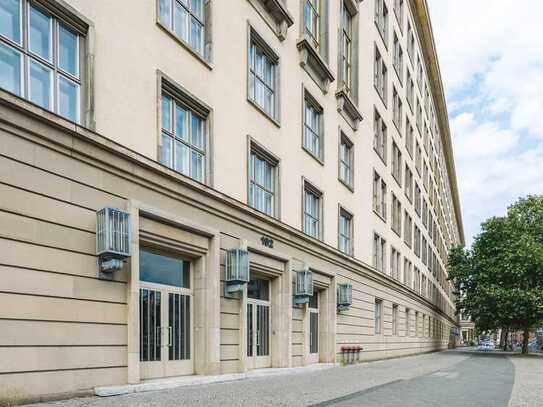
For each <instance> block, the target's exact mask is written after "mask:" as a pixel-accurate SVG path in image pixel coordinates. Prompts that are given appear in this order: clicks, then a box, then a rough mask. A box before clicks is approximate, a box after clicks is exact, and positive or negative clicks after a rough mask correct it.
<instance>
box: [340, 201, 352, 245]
mask: <svg viewBox="0 0 543 407" xmlns="http://www.w3.org/2000/svg"><path fill="white" fill-rule="evenodd" d="M338 246H339V250H340V251H342V252H343V253H345V254H348V255H352V253H353V215H351V214H350V213H349V212H347V211H346V210H345V209H343V208H340V210H339V233H338Z"/></svg>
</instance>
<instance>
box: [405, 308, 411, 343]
mask: <svg viewBox="0 0 543 407" xmlns="http://www.w3.org/2000/svg"><path fill="white" fill-rule="evenodd" d="M405 336H411V310H410V309H409V308H406V309H405Z"/></svg>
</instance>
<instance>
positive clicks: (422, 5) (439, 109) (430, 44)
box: [409, 0, 466, 245]
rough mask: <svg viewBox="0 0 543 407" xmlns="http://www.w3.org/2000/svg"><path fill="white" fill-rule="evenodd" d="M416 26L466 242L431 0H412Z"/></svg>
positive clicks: (459, 231) (455, 202)
mask: <svg viewBox="0 0 543 407" xmlns="http://www.w3.org/2000/svg"><path fill="white" fill-rule="evenodd" d="M409 3H410V6H411V9H412V11H413V17H414V20H415V27H416V29H417V33H418V34H419V40H420V42H421V45H422V46H421V48H422V54H423V58H424V61H425V63H426V68H427V70H428V72H427V74H428V78H429V81H430V86H431V88H432V97H433V99H434V106H435V107H436V114H437V117H438V123H439V129H440V133H441V141H442V144H443V149H444V152H445V161H446V166H447V173H448V175H449V181H450V186H451V194H452V197H453V205H454V213H455V216H456V223H457V224H458V233H459V235H460V236H459V237H460V241H461V243H462V245H465V244H466V241H465V235H464V224H463V221H462V209H461V206H460V197H459V193H458V183H457V179H456V168H455V164H454V153H453V148H452V141H451V130H450V127H449V114H448V110H447V102H446V100H445V91H444V88H443V82H442V81H441V70H440V68H439V60H438V57H437V49H436V45H435V41H434V31H433V29H432V22H431V21H430V13H429V8H428V3H427V0H409Z"/></svg>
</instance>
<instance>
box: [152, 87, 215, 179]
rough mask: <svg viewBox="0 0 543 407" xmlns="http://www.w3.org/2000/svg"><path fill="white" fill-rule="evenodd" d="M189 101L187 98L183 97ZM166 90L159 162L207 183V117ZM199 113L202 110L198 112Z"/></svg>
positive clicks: (162, 103) (162, 108)
mask: <svg viewBox="0 0 543 407" xmlns="http://www.w3.org/2000/svg"><path fill="white" fill-rule="evenodd" d="M181 96H182V97H183V98H188V96H186V95H184V94H183V95H181ZM186 102H187V99H185V100H181V99H180V98H177V97H174V96H173V95H172V94H170V93H169V92H166V91H163V95H162V100H161V115H162V118H161V122H162V132H161V134H162V136H161V137H162V139H161V143H162V144H161V153H160V162H161V163H162V164H164V165H166V166H168V167H170V168H172V169H173V170H175V171H177V172H179V173H181V174H183V175H186V176H188V177H190V178H192V179H194V180H196V181H199V182H205V179H206V174H205V168H206V148H207V147H206V145H207V142H206V117H204V114H205V113H208V112H203V111H198V112H197V111H196V110H193V109H192V108H189V105H188V104H187V103H186ZM199 110H200V109H199Z"/></svg>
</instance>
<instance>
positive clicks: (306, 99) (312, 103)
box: [302, 88, 324, 165]
mask: <svg viewBox="0 0 543 407" xmlns="http://www.w3.org/2000/svg"><path fill="white" fill-rule="evenodd" d="M302 93H303V94H302V102H303V103H302V119H303V120H302V149H303V150H304V151H305V152H306V153H308V154H309V155H310V156H311V157H313V158H314V159H315V160H317V162H319V163H320V164H321V165H324V109H323V108H322V106H321V104H320V103H319V102H318V101H317V99H315V98H314V97H313V95H311V93H309V91H308V90H307V89H305V88H303V89H302ZM308 105H309V107H310V108H311V109H313V110H314V111H315V112H316V113H317V118H318V126H319V127H318V129H317V130H318V132H317V133H316V132H315V131H314V129H311V128H310V127H309V126H308V125H307V106H308ZM306 128H307V129H308V130H309V131H310V132H311V133H312V135H317V137H318V143H319V151H318V152H317V153H318V154H316V153H315V152H314V151H312V150H311V148H310V147H308V146H306Z"/></svg>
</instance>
